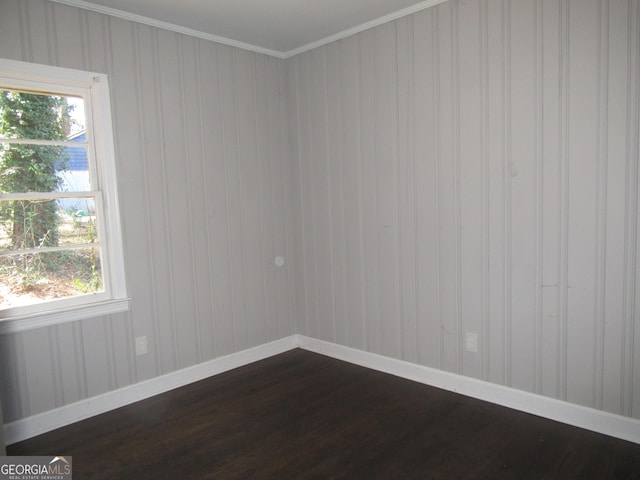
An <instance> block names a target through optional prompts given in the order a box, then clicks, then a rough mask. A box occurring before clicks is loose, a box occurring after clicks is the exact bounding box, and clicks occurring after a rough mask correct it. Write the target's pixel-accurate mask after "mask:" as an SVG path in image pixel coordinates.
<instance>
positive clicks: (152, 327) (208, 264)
mask: <svg viewBox="0 0 640 480" xmlns="http://www.w3.org/2000/svg"><path fill="white" fill-rule="evenodd" d="M0 32H2V34H1V35H0V57H4V58H10V59H16V60H23V61H29V62H36V63H44V64H51V65H58V66H63V67H70V68H78V69H83V70H90V71H97V72H103V73H107V74H108V75H109V81H110V87H111V99H112V103H113V112H112V113H113V116H114V130H115V131H114V134H115V140H116V156H117V162H118V164H117V166H118V176H119V192H120V201H121V209H122V212H123V230H124V237H125V238H124V243H125V255H126V258H125V262H126V273H127V281H128V286H129V289H130V292H129V293H130V296H131V297H132V299H133V301H132V308H131V311H130V312H128V313H127V314H122V315H113V316H110V317H104V318H95V319H90V320H86V321H82V322H74V323H68V324H64V325H60V326H56V327H52V328H47V329H38V330H32V331H27V332H24V333H20V334H17V335H9V336H0V391H2V395H3V402H4V412H5V415H4V421H5V422H12V421H15V420H18V419H21V418H26V417H29V416H33V415H35V414H38V413H40V412H46V411H49V410H51V409H53V408H55V407H59V406H62V405H67V404H70V403H73V402H74V401H78V400H81V399H84V398H88V397H93V396H95V395H98V394H101V393H104V392H108V391H112V390H114V389H117V388H121V387H124V386H127V385H131V384H134V383H136V382H140V381H142V380H145V379H150V378H155V377H157V376H159V375H161V374H166V373H169V372H172V371H175V370H178V369H181V368H184V367H187V366H190V365H194V364H198V363H201V362H205V361H207V360H210V359H213V358H216V357H219V356H222V355H226V354H229V353H232V352H237V351H241V350H244V349H246V348H248V347H251V346H255V345H260V344H264V343H266V342H269V341H271V340H274V339H278V338H282V337H285V336H288V335H291V334H292V333H294V322H293V316H292V313H293V312H292V309H291V307H290V305H291V304H292V301H291V295H290V293H291V292H290V286H291V285H293V284H294V283H293V277H292V271H291V270H290V269H289V262H287V263H286V264H285V266H283V267H282V268H277V267H275V266H274V265H273V259H274V257H275V256H276V255H281V256H283V257H285V258H287V259H290V257H291V256H292V255H293V250H292V247H291V242H292V225H291V222H290V221H289V218H290V213H289V209H290V205H292V203H293V202H291V200H290V198H289V194H290V193H289V192H290V185H289V183H288V181H287V180H288V178H289V177H288V176H287V174H286V172H287V154H288V150H287V142H288V140H287V128H286V127H287V125H286V111H285V107H284V96H283V91H284V80H285V78H284V77H285V70H284V61H283V60H279V59H275V58H271V57H267V56H264V55H260V54H255V53H250V52H247V51H243V50H240V49H236V48H232V47H227V46H222V45H217V44H215V43H212V42H208V41H204V40H198V39H195V38H192V37H188V36H185V35H180V34H176V33H171V32H168V31H165V30H160V29H156V28H153V27H148V26H144V25H140V24H135V23H132V22H129V21H125V20H121V19H116V18H112V17H109V16H105V15H101V14H97V13H91V12H87V11H84V10H80V9H77V8H72V7H68V6H63V5H59V4H55V3H52V2H47V1H44V0H27V1H25V0H2V1H0ZM140 335H146V336H147V337H148V340H149V351H150V353H149V354H148V355H146V356H141V357H136V356H135V355H134V348H133V346H134V340H133V339H134V338H135V337H137V336H140Z"/></svg>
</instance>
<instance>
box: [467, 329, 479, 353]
mask: <svg viewBox="0 0 640 480" xmlns="http://www.w3.org/2000/svg"><path fill="white" fill-rule="evenodd" d="M464 349H465V350H466V351H467V352H477V351H478V334H477V333H472V332H464Z"/></svg>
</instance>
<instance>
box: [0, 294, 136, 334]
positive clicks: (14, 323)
mask: <svg viewBox="0 0 640 480" xmlns="http://www.w3.org/2000/svg"><path fill="white" fill-rule="evenodd" d="M129 300H130V299H129V298H120V299H117V300H106V301H103V302H96V303H92V304H89V305H80V306H75V307H69V308H63V309H60V310H51V311H50V312H46V313H35V314H32V315H24V316H20V317H12V318H7V319H3V320H0V335H9V334H12V333H17V332H24V331H25V330H32V329H34V328H41V327H49V326H51V325H58V324H60V323H66V322H73V321H76V320H84V319H86V318H91V317H100V316H102V315H111V314H113V313H120V312H126V311H127V310H129Z"/></svg>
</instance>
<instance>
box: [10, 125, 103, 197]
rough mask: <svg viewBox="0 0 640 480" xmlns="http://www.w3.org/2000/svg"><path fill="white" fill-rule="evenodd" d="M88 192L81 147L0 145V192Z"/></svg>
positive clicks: (85, 151)
mask: <svg viewBox="0 0 640 480" xmlns="http://www.w3.org/2000/svg"><path fill="white" fill-rule="evenodd" d="M83 135H84V134H83ZM89 190H91V188H90V185H89V162H88V157H87V147H85V146H84V145H77V146H76V145H74V146H69V147H60V146H52V145H33V144H15V143H11V144H9V143H4V144H0V193H26V192H87V191H89Z"/></svg>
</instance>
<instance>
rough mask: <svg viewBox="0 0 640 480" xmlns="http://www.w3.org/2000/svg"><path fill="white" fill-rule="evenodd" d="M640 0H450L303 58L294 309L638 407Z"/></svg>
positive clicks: (463, 368)
mask: <svg viewBox="0 0 640 480" xmlns="http://www.w3.org/2000/svg"><path fill="white" fill-rule="evenodd" d="M639 16H640V8H639V2H638V1H637V0H629V1H626V0H611V1H598V0H537V1H534V0H512V1H510V0H505V1H498V0H495V1H494V0H490V1H487V0H462V1H450V2H447V3H445V4H442V5H440V6H437V7H433V8H430V9H428V10H425V11H422V12H420V13H417V14H414V15H411V16H408V17H405V18H402V19H399V20H396V21H394V22H392V23H388V24H385V25H382V26H379V27H377V28H374V29H371V30H368V31H365V32H363V33H361V34H358V35H355V36H352V37H349V38H346V39H344V40H341V41H339V42H336V43H333V44H330V45H327V46H325V47H321V48H317V49H315V50H312V51H310V52H307V53H304V54H300V55H298V56H296V57H294V58H291V59H289V60H288V61H287V62H288V63H287V88H288V114H289V125H290V138H291V145H292V147H291V159H292V161H293V162H294V163H295V168H294V169H293V173H294V175H296V177H297V181H298V186H297V187H296V190H295V195H296V196H299V197H300V198H299V201H298V202H297V203H296V204H295V216H296V217H295V218H296V221H297V224H298V228H297V229H296V232H297V234H298V236H297V238H296V252H297V254H298V255H300V258H301V259H302V262H298V264H297V270H296V278H297V279H298V284H297V289H296V299H297V301H298V305H297V310H296V311H297V315H296V318H297V319H298V322H299V323H298V331H299V332H300V333H301V334H304V335H308V336H311V337H315V338H319V339H322V340H328V341H331V342H335V343H338V344H341V345H347V346H350V347H355V348H358V349H362V350H366V351H369V352H374V353H380V354H382V355H385V356H389V357H393V358H399V359H403V360H407V361H409V362H414V363H417V364H422V365H428V366H430V367H435V368H438V369H442V370H445V371H451V372H456V373H461V374H463V375H466V376H470V377H474V378H479V379H483V380H486V381H489V382H494V383H497V384H500V385H507V386H512V387H515V388H518V389H521V390H525V391H528V392H535V393H540V394H542V395H545V396H549V397H553V398H559V399H563V400H568V401H569V402H574V403H578V404H581V405H586V406H590V407H594V408H597V409H603V410H606V411H608V412H613V413H617V414H622V415H626V416H632V417H635V418H640V377H639V376H638V368H639V367H638V366H639V365H640V320H639V313H640V312H638V308H639V307H640V305H636V304H637V300H639V299H640V291H639V290H638V287H640V282H638V269H637V255H638V240H639V238H638V214H639V210H638V182H637V180H638V159H639V158H638V148H639V147H638V144H639V142H640V137H639V119H638V114H639V107H640V105H639V90H640V89H639V72H638V70H639V68H640V65H639V56H640V37H639V26H640V20H639ZM465 331H469V332H475V333H477V334H478V335H479V352H478V353H469V352H467V351H465V349H464V342H463V339H464V334H465Z"/></svg>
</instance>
